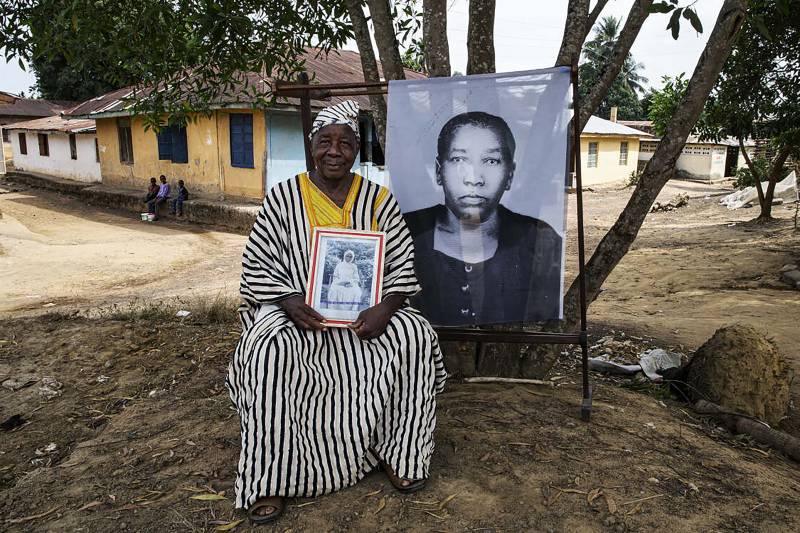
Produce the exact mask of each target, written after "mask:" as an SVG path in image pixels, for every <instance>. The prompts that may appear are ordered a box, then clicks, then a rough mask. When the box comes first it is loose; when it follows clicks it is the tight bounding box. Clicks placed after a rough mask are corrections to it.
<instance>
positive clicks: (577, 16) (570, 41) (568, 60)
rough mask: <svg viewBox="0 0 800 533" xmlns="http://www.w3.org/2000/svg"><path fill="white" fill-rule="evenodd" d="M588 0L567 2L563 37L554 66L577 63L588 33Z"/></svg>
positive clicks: (568, 65) (570, 0)
mask: <svg viewBox="0 0 800 533" xmlns="http://www.w3.org/2000/svg"><path fill="white" fill-rule="evenodd" d="M588 22H589V0H569V4H567V21H566V22H565V23H564V37H563V38H562V39H561V48H560V49H559V51H558V56H557V57H556V66H557V67H561V66H567V67H570V66H572V65H573V64H574V65H577V64H578V60H579V59H580V55H581V47H582V46H583V41H584V39H586V35H587V34H588V33H589V29H587V23H588Z"/></svg>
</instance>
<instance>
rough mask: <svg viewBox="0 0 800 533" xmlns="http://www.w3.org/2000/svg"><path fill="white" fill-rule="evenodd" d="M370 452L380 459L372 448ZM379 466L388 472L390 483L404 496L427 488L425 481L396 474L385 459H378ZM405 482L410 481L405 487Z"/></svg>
mask: <svg viewBox="0 0 800 533" xmlns="http://www.w3.org/2000/svg"><path fill="white" fill-rule="evenodd" d="M370 451H371V452H372V454H373V455H374V456H375V457H379V456H378V453H377V452H376V451H375V450H373V449H371V448H370ZM378 464H379V465H380V467H381V469H383V471H384V472H386V477H388V478H389V482H390V483H391V484H392V486H393V487H394V488H396V489H397V490H399V491H400V492H402V493H403V494H410V493H412V492H417V491H418V490H420V489H421V488H423V487H424V486H425V481H426V480H425V479H424V478H423V479H405V478H400V477H398V476H397V474H395V473H394V470H392V467H391V466H389V465H388V464H387V463H386V461H384V460H383V459H380V458H379V459H378ZM403 481H408V485H403Z"/></svg>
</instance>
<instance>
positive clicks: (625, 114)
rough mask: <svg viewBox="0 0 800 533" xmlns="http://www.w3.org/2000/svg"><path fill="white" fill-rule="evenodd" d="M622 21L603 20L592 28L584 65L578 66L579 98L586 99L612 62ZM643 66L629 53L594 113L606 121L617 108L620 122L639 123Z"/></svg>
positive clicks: (642, 116) (645, 80) (586, 45)
mask: <svg viewBox="0 0 800 533" xmlns="http://www.w3.org/2000/svg"><path fill="white" fill-rule="evenodd" d="M621 26H622V25H621V19H617V18H615V17H612V16H608V17H603V19H602V20H601V21H600V22H599V23H598V25H597V27H596V28H595V32H594V35H593V37H592V39H591V40H589V41H587V42H586V44H584V49H583V57H584V62H583V63H582V64H581V65H580V67H579V68H580V70H579V80H580V92H581V96H582V97H583V98H585V97H586V96H588V94H589V93H590V92H591V90H592V88H593V87H594V86H595V85H596V84H597V83H598V81H599V80H600V75H601V73H602V72H603V69H604V68H605V66H606V65H607V64H608V63H609V62H610V61H611V59H612V57H613V54H614V47H615V46H616V44H617V41H618V40H619V37H620V30H621ZM642 68H644V65H643V64H641V63H638V62H637V61H636V60H635V59H634V58H633V56H632V55H631V54H630V53H628V55H627V56H626V57H625V60H624V61H623V63H622V68H621V70H620V72H619V74H618V75H617V77H616V78H615V79H614V81H613V82H612V84H611V86H610V87H609V89H608V93H607V94H606V96H605V98H603V100H602V101H601V102H600V104H599V106H598V107H597V111H596V113H597V114H598V115H600V116H604V117H608V116H609V115H610V113H611V108H612V107H617V108H619V112H618V116H619V118H621V119H627V120H638V119H642V118H644V113H643V111H642V106H641V104H640V102H639V93H640V92H642V93H643V92H644V87H643V86H642V84H643V83H646V82H647V78H645V77H644V76H642V75H641V74H640V72H641V69H642Z"/></svg>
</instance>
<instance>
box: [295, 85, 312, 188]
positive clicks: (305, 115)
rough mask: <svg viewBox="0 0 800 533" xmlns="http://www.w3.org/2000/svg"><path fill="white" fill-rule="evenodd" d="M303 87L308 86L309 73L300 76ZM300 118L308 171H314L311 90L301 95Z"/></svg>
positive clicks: (306, 90) (304, 91)
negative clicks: (310, 137)
mask: <svg viewBox="0 0 800 533" xmlns="http://www.w3.org/2000/svg"><path fill="white" fill-rule="evenodd" d="M298 77H299V80H300V83H301V84H302V85H305V86H308V73H306V72H301V73H300V75H299V76H298ZM300 118H301V120H302V121H303V146H304V147H305V151H306V170H308V171H309V172H312V171H313V170H314V159H313V158H312V157H311V139H309V135H311V94H310V92H309V89H304V90H303V91H302V94H301V95H300Z"/></svg>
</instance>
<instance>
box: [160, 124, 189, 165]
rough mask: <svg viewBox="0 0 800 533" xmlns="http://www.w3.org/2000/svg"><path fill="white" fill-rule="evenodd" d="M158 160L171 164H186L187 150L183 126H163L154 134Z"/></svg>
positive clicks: (187, 158) (187, 160) (187, 159)
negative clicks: (167, 161)
mask: <svg viewBox="0 0 800 533" xmlns="http://www.w3.org/2000/svg"><path fill="white" fill-rule="evenodd" d="M156 138H157V139H158V158H159V159H162V160H169V161H172V162H173V163H188V162H189V150H188V146H187V143H186V128H185V127H184V126H165V127H163V128H161V131H159V132H158V133H157V134H156Z"/></svg>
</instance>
